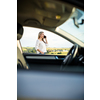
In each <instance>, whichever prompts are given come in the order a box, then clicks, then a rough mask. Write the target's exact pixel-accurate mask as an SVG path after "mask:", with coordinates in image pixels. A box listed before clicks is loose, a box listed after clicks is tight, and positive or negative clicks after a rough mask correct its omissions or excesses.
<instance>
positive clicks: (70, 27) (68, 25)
mask: <svg viewBox="0 0 100 100" xmlns="http://www.w3.org/2000/svg"><path fill="white" fill-rule="evenodd" d="M76 10H77V11H76V12H75V13H73V15H72V16H71V17H70V18H69V19H68V20H67V21H66V22H65V23H63V24H62V25H60V26H59V27H58V28H60V29H61V30H63V31H65V32H67V33H69V34H70V35H72V36H74V37H75V38H77V39H78V40H80V41H82V42H84V24H81V25H80V24H79V28H78V27H76V26H75V24H74V21H73V18H74V17H75V18H77V22H78V23H81V22H82V19H84V12H83V11H81V10H79V9H76Z"/></svg>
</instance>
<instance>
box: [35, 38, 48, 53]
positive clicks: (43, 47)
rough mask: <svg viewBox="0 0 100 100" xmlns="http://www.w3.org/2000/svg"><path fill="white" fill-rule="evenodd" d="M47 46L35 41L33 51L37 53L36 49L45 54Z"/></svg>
mask: <svg viewBox="0 0 100 100" xmlns="http://www.w3.org/2000/svg"><path fill="white" fill-rule="evenodd" d="M47 46H48V44H46V43H44V42H43V41H40V40H39V39H38V40H37V41H36V45H35V49H36V51H37V49H39V50H41V51H42V52H47V50H46V47H47ZM39 53H40V52H39V51H37V54H39Z"/></svg>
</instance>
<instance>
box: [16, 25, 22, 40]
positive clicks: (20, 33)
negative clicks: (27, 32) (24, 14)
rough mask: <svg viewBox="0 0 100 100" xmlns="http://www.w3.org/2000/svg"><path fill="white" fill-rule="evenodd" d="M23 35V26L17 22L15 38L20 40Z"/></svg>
mask: <svg viewBox="0 0 100 100" xmlns="http://www.w3.org/2000/svg"><path fill="white" fill-rule="evenodd" d="M22 35H23V27H22V25H21V24H19V23H17V40H20V39H21V37H22Z"/></svg>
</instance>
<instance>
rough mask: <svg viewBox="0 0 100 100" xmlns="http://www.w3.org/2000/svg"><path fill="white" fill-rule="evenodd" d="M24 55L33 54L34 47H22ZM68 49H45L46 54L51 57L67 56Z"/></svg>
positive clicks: (34, 51)
mask: <svg viewBox="0 0 100 100" xmlns="http://www.w3.org/2000/svg"><path fill="white" fill-rule="evenodd" d="M22 50H23V52H24V53H35V54H36V50H35V47H22ZM69 50H70V48H47V54H49V55H50V54H51V55H67V53H68V51H69Z"/></svg>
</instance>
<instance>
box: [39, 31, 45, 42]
mask: <svg viewBox="0 0 100 100" xmlns="http://www.w3.org/2000/svg"><path fill="white" fill-rule="evenodd" d="M42 33H44V32H42V31H41V32H39V34H38V39H39V38H40V35H41V34H42ZM42 41H43V42H44V43H45V41H44V39H43V38H42Z"/></svg>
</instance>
